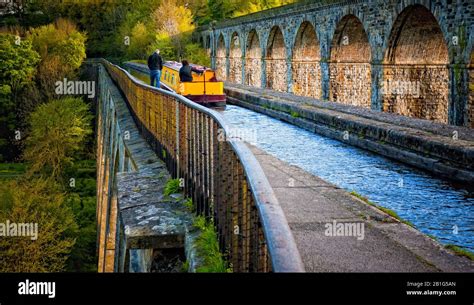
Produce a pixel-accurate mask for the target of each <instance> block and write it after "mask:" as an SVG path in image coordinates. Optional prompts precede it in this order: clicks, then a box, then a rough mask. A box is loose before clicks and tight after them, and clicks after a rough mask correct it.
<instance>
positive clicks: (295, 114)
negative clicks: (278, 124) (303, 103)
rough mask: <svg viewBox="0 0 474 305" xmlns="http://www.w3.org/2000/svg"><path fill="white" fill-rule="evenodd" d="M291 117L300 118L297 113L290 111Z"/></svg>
mask: <svg viewBox="0 0 474 305" xmlns="http://www.w3.org/2000/svg"><path fill="white" fill-rule="evenodd" d="M291 116H292V117H294V118H299V117H300V115H299V113H298V112H296V111H292V112H291Z"/></svg>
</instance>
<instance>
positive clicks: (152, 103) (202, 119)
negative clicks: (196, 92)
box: [102, 60, 304, 272]
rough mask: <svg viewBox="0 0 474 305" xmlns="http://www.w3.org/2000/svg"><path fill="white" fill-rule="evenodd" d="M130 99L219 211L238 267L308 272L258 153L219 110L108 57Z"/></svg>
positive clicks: (199, 198)
mask: <svg viewBox="0 0 474 305" xmlns="http://www.w3.org/2000/svg"><path fill="white" fill-rule="evenodd" d="M102 63H103V64H104V66H105V67H106V69H107V71H108V73H109V75H110V76H111V78H112V79H113V80H114V81H115V82H116V84H117V85H118V87H119V88H120V89H121V90H122V92H123V94H124V96H125V97H126V100H127V101H128V104H129V107H130V110H131V111H132V113H133V115H134V118H135V121H136V122H137V125H138V126H139V128H140V129H141V130H142V135H143V136H144V137H145V138H146V139H147V140H148V142H149V143H150V145H151V146H152V147H153V149H154V150H155V151H156V153H157V155H158V156H159V157H160V158H161V159H162V160H163V161H164V162H165V163H166V165H167V168H168V170H169V172H170V173H171V174H172V176H173V177H175V178H180V179H183V180H182V181H183V182H184V191H185V194H186V195H187V196H189V197H191V198H192V200H193V204H194V207H195V209H196V211H197V213H198V214H200V215H205V216H206V217H209V218H213V220H214V224H215V226H216V230H217V233H218V238H219V245H220V250H221V252H223V253H226V254H227V259H228V261H229V263H231V264H232V268H233V271H234V272H268V271H273V272H302V271H304V267H303V263H302V261H301V257H300V255H299V252H298V250H297V247H296V243H295V241H294V238H293V235H292V233H291V231H290V228H289V226H288V223H287V221H286V218H285V216H284V214H283V211H282V210H281V207H280V205H279V203H278V200H277V199H276V197H275V195H274V193H273V190H272V188H271V187H270V184H269V183H268V180H267V178H266V176H265V175H264V173H263V171H262V169H261V167H260V164H259V163H258V161H257V160H256V159H255V156H254V155H253V154H252V153H251V152H250V150H249V149H248V148H247V146H246V145H245V143H243V142H242V140H240V139H236V138H227V137H226V135H227V134H230V128H229V126H228V125H227V123H226V122H225V121H224V119H223V117H222V116H221V115H220V114H219V113H218V112H216V111H214V110H212V109H209V108H206V107H203V106H201V105H199V104H196V103H194V102H192V101H190V100H188V99H186V98H184V97H183V96H180V95H177V94H175V93H172V92H168V91H165V90H162V89H157V88H154V87H151V86H148V85H146V84H143V83H142V82H139V81H137V80H136V79H135V78H134V77H133V76H131V75H130V74H129V73H128V72H127V71H126V70H124V69H122V68H121V67H119V66H116V65H113V64H111V63H109V62H107V61H105V60H103V61H102Z"/></svg>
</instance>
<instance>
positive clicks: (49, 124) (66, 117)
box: [24, 97, 92, 180]
mask: <svg viewBox="0 0 474 305" xmlns="http://www.w3.org/2000/svg"><path fill="white" fill-rule="evenodd" d="M91 120H92V115H91V114H90V113H89V107H88V105H87V104H86V103H84V101H83V100H82V99H81V98H72V97H67V98H63V99H60V100H52V101H50V102H48V103H46V104H43V105H40V106H39V107H38V108H37V109H36V110H35V111H34V112H33V113H32V115H31V118H30V122H31V131H30V134H29V136H28V138H27V140H26V148H25V153H24V159H25V160H26V161H28V162H30V163H31V168H30V173H40V174H44V175H46V176H47V177H51V178H53V179H56V180H58V179H60V178H61V176H62V174H63V171H64V169H65V167H66V166H68V165H70V164H71V162H72V160H73V159H74V158H73V157H74V153H76V152H77V151H79V150H80V149H81V146H82V144H83V143H84V142H85V140H86V138H87V135H89V134H91V133H92V127H91Z"/></svg>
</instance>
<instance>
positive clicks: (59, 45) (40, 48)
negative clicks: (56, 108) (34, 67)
mask: <svg viewBox="0 0 474 305" xmlns="http://www.w3.org/2000/svg"><path fill="white" fill-rule="evenodd" d="M27 39H28V40H30V41H31V42H32V44H33V47H34V49H35V50H36V51H37V52H38V53H39V54H40V55H41V62H40V64H39V68H38V75H37V84H38V85H39V88H40V91H41V92H42V93H43V95H44V96H45V99H46V100H47V99H51V98H54V97H56V95H55V90H54V89H55V83H56V82H57V81H62V80H63V78H69V79H71V78H74V77H75V74H76V71H77V69H78V68H79V67H80V66H81V64H82V62H83V60H84V59H85V57H86V45H85V43H86V36H85V34H83V33H81V32H79V31H78V30H77V29H76V25H75V24H74V23H72V22H71V21H69V20H67V19H61V18H60V19H58V20H56V22H55V23H52V24H48V25H44V26H40V27H37V28H34V29H32V30H31V31H30V32H29V34H28V37H27Z"/></svg>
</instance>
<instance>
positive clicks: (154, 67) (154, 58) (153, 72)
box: [148, 49, 163, 88]
mask: <svg viewBox="0 0 474 305" xmlns="http://www.w3.org/2000/svg"><path fill="white" fill-rule="evenodd" d="M148 69H150V83H151V85H152V86H156V87H158V88H160V78H161V70H162V69H163V59H161V56H160V50H159V49H156V51H155V52H153V54H151V55H150V57H148ZM155 81H156V85H155Z"/></svg>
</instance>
